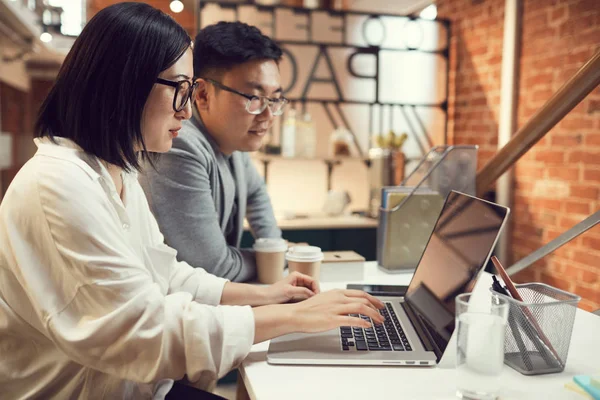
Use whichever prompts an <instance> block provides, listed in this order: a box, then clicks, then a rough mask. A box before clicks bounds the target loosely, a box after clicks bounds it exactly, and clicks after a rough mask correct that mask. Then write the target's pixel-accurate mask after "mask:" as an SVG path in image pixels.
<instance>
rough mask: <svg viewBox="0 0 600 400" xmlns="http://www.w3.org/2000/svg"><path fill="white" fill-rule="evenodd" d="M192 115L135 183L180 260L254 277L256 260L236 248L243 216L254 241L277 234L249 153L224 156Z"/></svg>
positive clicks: (231, 275)
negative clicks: (143, 193) (171, 146)
mask: <svg viewBox="0 0 600 400" xmlns="http://www.w3.org/2000/svg"><path fill="white" fill-rule="evenodd" d="M194 115H195V116H194V117H192V119H191V120H189V121H183V127H182V129H181V130H180V131H179V136H178V137H177V138H175V139H174V140H173V148H172V149H171V150H170V151H169V152H168V153H165V154H161V155H160V158H159V159H158V161H157V162H156V163H155V164H156V170H154V169H153V168H152V167H151V166H149V165H147V166H145V168H144V173H142V174H140V175H139V180H140V184H141V185H142V188H143V189H144V192H145V193H146V197H147V198H148V202H149V203H150V207H151V209H152V212H153V213H154V216H155V217H156V220H157V221H158V225H159V227H160V230H161V232H162V234H163V235H164V236H165V241H166V242H167V244H168V245H169V246H171V247H173V248H174V249H176V250H177V251H178V258H179V259H180V260H183V261H186V262H187V263H188V264H190V265H193V266H195V267H202V268H204V269H206V270H207V271H208V272H210V273H212V274H214V275H217V276H220V277H223V278H227V279H230V280H232V281H236V282H243V281H247V280H249V279H252V278H253V277H254V276H255V275H256V261H255V257H254V252H253V251H252V250H251V249H240V248H239V246H240V241H241V238H242V233H243V222H244V217H245V218H247V219H248V223H249V225H250V228H251V231H252V234H253V235H254V237H281V230H280V229H279V228H278V227H277V222H276V220H275V217H274V215H273V209H272V207H271V201H270V199H269V195H268V194H267V191H266V187H265V183H264V180H263V179H262V177H261V176H260V175H259V174H258V172H257V171H256V168H255V167H254V165H253V164H252V162H251V160H250V157H249V156H248V154H247V153H242V152H237V151H236V152H234V153H233V154H232V155H231V156H230V157H231V159H229V157H226V156H225V155H224V154H223V153H221V152H220V151H219V149H218V147H217V144H216V143H215V141H214V140H213V139H212V138H211V137H210V135H209V134H208V133H207V132H206V128H205V127H204V125H203V124H202V122H201V121H200V119H199V118H198V116H197V114H196V113H194ZM235 196H237V201H235ZM232 211H234V214H233V215H232ZM230 218H231V219H232V220H231V221H230ZM228 223H229V224H230V225H229V232H228V234H227V238H226V237H225V235H226V232H227V230H228V229H227V226H228Z"/></svg>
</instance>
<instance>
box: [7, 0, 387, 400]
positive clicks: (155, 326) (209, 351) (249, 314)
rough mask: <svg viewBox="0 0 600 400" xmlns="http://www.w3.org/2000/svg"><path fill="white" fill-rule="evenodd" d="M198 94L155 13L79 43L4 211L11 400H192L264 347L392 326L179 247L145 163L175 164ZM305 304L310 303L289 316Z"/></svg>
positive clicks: (371, 309) (332, 298)
mask: <svg viewBox="0 0 600 400" xmlns="http://www.w3.org/2000/svg"><path fill="white" fill-rule="evenodd" d="M194 89H195V85H194V84H193V81H192V51H191V48H190V39H189V37H188V36H187V34H186V32H185V30H183V28H181V27H180V26H179V25H177V24H176V23H175V22H174V21H173V20H172V19H171V18H170V17H168V16H167V15H165V14H163V13H162V12H160V11H158V10H156V9H154V8H152V7H150V6H148V5H145V4H142V3H121V4H118V5H115V6H111V7H108V8H106V9H104V10H102V11H100V12H99V13H98V14H97V15H96V16H95V17H94V18H92V19H91V20H90V21H89V23H88V24H87V25H86V27H85V28H84V29H83V31H82V33H81V35H80V36H79V38H78V39H77V40H76V41H75V44H74V45H73V48H72V49H71V51H70V52H69V54H68V55H67V57H66V59H65V61H64V64H63V66H62V68H61V70H60V72H59V75H58V77H57V80H56V83H55V85H54V87H53V88H52V90H51V92H50V94H49V95H48V97H47V99H46V100H45V102H44V104H43V105H42V107H41V110H40V114H39V117H38V121H37V124H36V132H37V136H38V138H37V139H36V145H37V147H38V151H37V153H36V154H35V156H34V157H33V158H32V159H31V160H29V161H28V162H27V163H26V164H25V166H23V168H22V169H21V170H20V171H19V173H18V174H17V176H16V177H15V179H14V180H13V182H12V183H11V185H10V187H9V189H8V191H7V193H6V196H5V197H4V200H3V201H2V203H1V204H0V354H1V356H0V388H1V393H2V394H1V395H0V397H2V398H3V399H25V398H44V399H50V398H60V399H63V398H81V399H96V398H107V399H114V398H127V399H140V398H152V397H154V398H165V396H166V398H170V397H176V396H178V392H174V390H178V388H180V387H181V386H180V385H179V386H177V385H176V386H174V380H179V379H181V378H183V377H184V376H187V379H188V380H189V381H190V382H192V383H193V384H194V385H195V386H197V387H199V388H203V389H210V388H211V387H212V385H213V384H214V381H215V380H216V379H217V378H218V377H219V376H222V375H224V374H225V373H226V372H227V371H228V370H230V369H231V368H234V367H235V366H236V365H238V364H239V363H240V362H241V361H242V360H243V359H244V357H245V356H246V355H247V354H248V352H249V350H250V347H251V346H252V344H253V343H256V342H260V341H263V340H266V339H269V338H272V337H275V336H278V335H282V334H286V333H289V332H294V331H302V332H316V331H322V330H326V329H331V328H335V327H337V326H340V325H362V326H364V325H365V323H364V322H363V321H362V320H361V319H357V318H352V317H349V316H347V314H350V313H363V314H366V315H371V316H372V317H373V318H374V319H375V320H380V319H378V318H377V315H378V314H377V312H376V311H375V308H376V306H379V305H380V304H379V303H377V302H376V301H375V300H373V299H372V298H370V297H369V296H367V295H365V294H363V293H362V292H352V291H337V292H328V293H324V294H318V295H314V294H315V293H317V292H318V288H317V285H316V283H315V282H314V281H312V280H311V279H310V278H308V277H304V276H301V275H295V276H292V277H289V278H287V279H286V280H285V281H282V282H279V283H276V284H274V285H272V286H270V287H255V286H250V285H243V284H235V283H231V282H228V281H226V280H225V279H222V278H218V277H215V276H213V275H211V274H209V273H207V272H206V271H205V270H203V269H201V268H192V267H190V266H189V265H188V264H186V263H184V262H178V261H177V259H176V252H175V251H174V250H173V249H171V248H170V247H168V246H166V245H165V244H163V236H162V235H161V233H160V231H159V229H158V226H157V224H156V222H155V220H154V218H153V217H152V214H151V213H150V210H149V208H148V204H147V202H146V199H145V197H144V195H143V192H142V190H141V188H140V186H139V183H138V182H137V177H136V175H137V171H138V170H139V168H140V161H139V160H140V157H144V155H145V154H147V153H148V152H158V153H160V152H165V151H168V150H169V148H170V147H171V142H172V140H173V138H174V137H176V136H177V134H178V131H179V129H180V128H181V124H182V121H184V120H185V119H188V118H189V117H190V115H191V110H190V98H191V97H192V96H194ZM178 206H179V204H177V202H176V201H174V202H173V204H172V207H174V208H176V207H178ZM290 298H296V299H306V298H308V300H305V301H302V302H299V303H295V304H285V305H282V304H275V303H281V302H285V301H287V300H289V299H290ZM207 395H208V394H207ZM195 398H203V397H201V396H199V397H195Z"/></svg>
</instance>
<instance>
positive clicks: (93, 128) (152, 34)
mask: <svg viewBox="0 0 600 400" xmlns="http://www.w3.org/2000/svg"><path fill="white" fill-rule="evenodd" d="M190 45H191V40H190V37H189V36H188V34H187V32H186V31H185V30H184V29H183V28H182V27H181V26H180V25H179V24H177V22H175V20H173V19H172V18H171V17H170V16H168V15H167V14H165V13H163V12H162V11H160V10H157V9H156V8H153V7H151V6H149V5H147V4H143V3H119V4H115V5H112V6H110V7H107V8H104V9H103V10H101V11H100V12H98V13H97V14H96V15H95V16H94V17H93V18H92V19H91V20H90V21H89V22H88V24H87V25H86V26H85V28H84V29H83V31H82V32H81V35H79V37H78V38H77V40H76V41H75V43H74V44H73V48H72V49H71V51H69V54H68V55H67V57H66V59H65V61H64V63H63V65H62V67H61V68H60V71H59V73H58V77H57V80H56V83H55V84H54V87H53V88H52V89H51V91H50V93H49V94H48V97H47V98H46V100H45V101H44V103H43V104H42V106H41V108H40V113H39V115H38V119H37V122H36V124H35V133H36V136H38V137H43V136H49V137H51V138H53V137H55V136H59V137H64V138H69V139H71V140H73V141H74V142H75V143H77V144H78V145H79V146H81V147H82V148H83V150H85V151H86V152H88V153H91V154H93V155H95V156H96V157H98V158H100V159H102V160H104V161H106V162H108V163H111V164H114V165H117V166H119V167H121V168H123V169H124V170H126V171H131V170H132V169H136V170H139V169H140V160H139V158H138V157H137V154H136V147H137V148H138V149H139V148H141V149H143V150H144V152H143V153H142V154H143V156H144V155H145V154H146V151H145V150H146V145H145V143H144V139H143V137H142V131H141V120H142V113H143V110H144V105H145V104H146V100H147V98H148V95H149V94H150V91H151V90H152V86H153V85H154V83H155V82H156V78H157V77H158V75H159V74H160V73H161V72H162V71H164V70H165V69H167V68H169V67H170V66H172V65H173V64H175V62H177V60H178V59H179V58H180V57H181V56H182V55H183V54H184V53H185V51H186V50H187V49H188V48H189V47H190Z"/></svg>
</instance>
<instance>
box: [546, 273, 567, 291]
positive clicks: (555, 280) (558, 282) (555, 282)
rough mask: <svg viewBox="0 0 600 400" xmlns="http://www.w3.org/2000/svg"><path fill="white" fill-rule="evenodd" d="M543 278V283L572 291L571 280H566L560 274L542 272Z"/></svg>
mask: <svg viewBox="0 0 600 400" xmlns="http://www.w3.org/2000/svg"><path fill="white" fill-rule="evenodd" d="M541 279H542V282H543V283H545V284H547V285H550V286H554V287H555V288H558V289H562V290H567V291H570V290H571V287H572V283H571V282H569V281H568V280H566V279H564V278H562V277H560V276H554V275H549V274H547V273H543V272H542V275H541Z"/></svg>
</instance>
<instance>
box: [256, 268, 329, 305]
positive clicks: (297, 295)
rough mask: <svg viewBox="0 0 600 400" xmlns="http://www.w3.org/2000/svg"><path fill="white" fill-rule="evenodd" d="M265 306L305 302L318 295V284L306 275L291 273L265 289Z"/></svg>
mask: <svg viewBox="0 0 600 400" xmlns="http://www.w3.org/2000/svg"><path fill="white" fill-rule="evenodd" d="M265 290H266V297H267V304H281V303H287V302H290V301H301V300H306V299H308V298H310V297H312V296H314V295H315V294H317V293H319V292H320V291H321V290H320V289H319V283H318V282H317V281H316V280H314V279H313V278H311V277H310V276H308V275H304V274H301V273H299V272H292V273H290V274H289V275H288V276H286V277H285V278H283V279H282V280H280V281H278V282H275V283H274V284H272V285H270V286H268V287H266V288H265Z"/></svg>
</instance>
